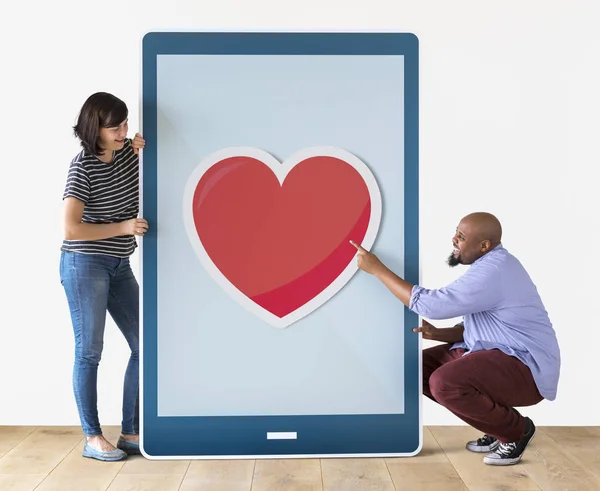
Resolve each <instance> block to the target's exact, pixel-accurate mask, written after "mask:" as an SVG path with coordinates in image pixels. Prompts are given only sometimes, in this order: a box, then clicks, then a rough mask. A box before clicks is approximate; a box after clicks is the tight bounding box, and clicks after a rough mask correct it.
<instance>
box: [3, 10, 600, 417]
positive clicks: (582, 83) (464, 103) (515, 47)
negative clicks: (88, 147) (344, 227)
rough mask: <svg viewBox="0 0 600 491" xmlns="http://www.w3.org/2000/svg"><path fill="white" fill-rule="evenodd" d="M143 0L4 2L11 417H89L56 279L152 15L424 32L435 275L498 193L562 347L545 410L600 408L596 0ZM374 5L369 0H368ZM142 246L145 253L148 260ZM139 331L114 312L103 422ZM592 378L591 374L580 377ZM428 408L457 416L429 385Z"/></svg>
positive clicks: (425, 231) (161, 21) (207, 22)
mask: <svg viewBox="0 0 600 491" xmlns="http://www.w3.org/2000/svg"><path fill="white" fill-rule="evenodd" d="M493 4H494V5H493V6H492V2H482V1H481V0H471V1H448V0H436V1H422V0H421V1H417V0H412V1H406V0H405V1H398V0H370V1H369V2H365V1H364V0H303V1H302V2H299V1H295V2H291V1H288V2H280V1H275V0H218V1H214V0H212V1H209V0H178V1H170V2H159V1H155V0H152V1H149V0H144V1H142V0H131V1H123V0H119V1H114V0H107V1H105V2H101V3H97V2H81V1H76V0H72V1H69V0H56V1H54V2H46V1H41V0H39V1H35V2H28V1H26V0H23V1H22V2H20V3H17V2H13V3H12V6H11V9H12V13H11V14H8V13H7V10H3V13H2V17H1V18H0V42H1V43H2V44H1V45H2V57H1V60H0V62H1V64H0V67H1V68H0V70H1V72H2V76H1V77H0V104H1V105H0V108H1V109H0V121H1V123H0V124H1V126H2V131H1V132H0V138H1V139H2V140H1V141H2V147H1V148H2V150H1V154H0V155H1V160H2V168H3V171H2V176H3V177H2V179H1V181H0V204H1V206H2V210H3V217H2V241H0V248H1V252H2V255H1V257H2V260H3V263H2V267H1V270H0V271H1V273H0V274H1V277H2V280H3V282H2V283H3V285H2V286H3V294H2V296H1V297H0V298H1V300H0V302H1V308H0V380H1V382H0V424H30V425H48V424H56V425H60V424H74V425H76V424H78V418H77V412H76V409H75V403H74V401H73V396H72V392H71V371H72V360H73V339H72V330H71V324H70V319H69V312H68V309H67V302H66V299H65V296H64V292H63V290H62V287H61V285H60V282H59V278H58V258H59V247H60V242H61V239H62V230H61V211H62V202H61V196H62V191H63V186H64V183H65V177H66V172H67V167H68V164H69V162H70V160H71V158H72V157H73V156H74V154H75V153H76V152H77V151H78V146H77V142H76V141H75V139H74V138H73V137H72V133H71V126H72V125H73V123H74V121H75V117H76V115H77V111H78V110H79V108H80V106H81V104H82V103H83V101H84V100H85V98H87V96H88V95H90V94H91V93H93V92H95V91H98V90H104V91H109V92H113V93H115V94H116V95H118V96H119V97H121V98H122V99H124V100H125V101H126V102H127V103H128V105H129V107H130V110H131V118H130V127H131V129H132V132H134V131H135V130H136V129H137V128H138V123H139V121H138V109H139V104H138V100H139V86H140V40H141V38H142V36H143V34H144V33H145V32H147V31H149V30H153V29H161V30H169V29H207V30H219V29H227V30H238V29H241V30H252V29H259V30H271V29H273V30H331V29H333V30H344V29H348V30H363V29H367V30H379V29H381V30H398V31H410V32H413V33H415V34H417V35H418V37H419V38H420V49H421V53H420V56H421V61H420V63H421V74H420V77H421V83H420V90H421V96H420V104H421V106H420V107H421V111H420V118H421V123H420V138H421V140H420V142H421V145H420V156H421V172H420V176H421V204H420V206H421V215H420V216H421V244H422V283H423V285H424V286H427V287H438V286H442V285H444V284H445V283H447V282H449V281H450V280H452V279H453V278H455V277H456V276H457V275H458V274H460V271H458V270H450V269H449V268H448V267H447V266H446V265H445V264H444V260H445V258H446V256H447V254H448V252H449V249H450V239H451V236H452V234H453V230H454V228H455V226H456V224H457V222H458V220H459V219H460V218H461V217H462V216H463V215H465V214H466V213H468V212H471V211H475V210H488V211H491V212H494V213H496V214H497V215H498V217H499V218H500V219H501V221H502V223H503V225H504V229H505V236H504V244H505V246H506V247H507V248H508V249H509V250H510V251H512V252H513V253H515V254H516V255H517V257H519V258H520V259H521V260H522V262H523V263H524V264H525V266H526V268H527V269H528V271H529V272H530V274H531V275H532V277H533V278H534V281H535V282H536V284H537V286H538V288H539V290H540V292H541V295H542V298H543V300H544V302H545V304H546V306H547V309H548V311H549V313H550V315H551V318H552V320H553V322H554V324H555V327H556V330H557V333H558V337H559V341H560V345H561V348H562V356H563V370H562V375H561V380H560V387H559V394H558V399H557V400H556V401H555V402H552V403H550V402H547V401H544V402H543V403H541V404H540V405H538V406H536V407H534V408H531V409H529V410H528V411H527V414H530V415H532V416H533V417H534V418H535V420H536V422H537V423H538V424H544V425H579V424H581V425H598V424H600V396H599V393H598V391H597V390H596V389H597V384H598V378H597V376H596V373H597V366H598V363H597V359H598V347H599V346H600V335H599V334H598V332H599V329H598V314H597V311H596V308H597V306H598V303H599V302H598V286H597V285H598V283H597V279H598V277H599V274H598V273H599V271H598V262H597V260H596V251H597V247H598V242H599V239H600V234H599V232H598V228H599V223H598V219H597V211H598V209H599V207H598V204H599V198H598V194H599V193H598V191H597V187H598V185H597V180H595V179H593V178H592V173H593V172H594V170H595V169H594V168H595V167H596V166H597V165H598V162H600V158H599V157H600V156H599V150H598V149H599V143H598V142H599V136H598V135H599V134H600V95H599V94H600V90H599V89H598V88H599V87H600V72H599V68H598V67H599V64H598V60H599V53H600V30H599V29H598V25H597V20H598V18H599V16H598V14H599V13H600V9H599V7H598V5H599V3H598V1H597V0H589V1H583V0H570V1H569V2H567V1H558V0H554V1H549V0H535V1H533V0H529V1H524V0H505V1H504V2H493ZM367 5H368V6H367ZM138 260H139V257H138V256H137V255H136V256H134V264H135V271H136V273H137V272H138V270H139V268H138V265H137V262H138ZM126 361H127V348H126V344H125V342H124V340H123V339H122V338H121V335H120V333H119V332H118V331H117V329H116V327H115V326H114V324H113V323H112V321H109V324H108V326H107V332H106V337H105V351H104V355H103V360H102V362H101V367H100V381H99V400H100V403H99V409H100V416H101V420H102V422H103V423H104V424H118V423H119V422H120V405H121V387H122V375H123V373H124V370H125V365H126ZM577 383H579V384H585V385H583V387H582V388H581V389H578V388H577V387H576V384H577ZM424 416H425V419H424V422H425V424H454V423H457V422H459V420H457V419H456V418H454V417H453V416H451V415H450V414H449V413H448V412H447V411H446V410H444V409H443V408H440V407H439V406H434V405H433V404H432V403H430V402H429V401H425V409H424Z"/></svg>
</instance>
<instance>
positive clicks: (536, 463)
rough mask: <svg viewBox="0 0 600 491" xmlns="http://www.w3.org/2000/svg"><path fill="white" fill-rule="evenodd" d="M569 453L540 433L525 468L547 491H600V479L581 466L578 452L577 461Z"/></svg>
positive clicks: (533, 443) (531, 448)
mask: <svg viewBox="0 0 600 491" xmlns="http://www.w3.org/2000/svg"><path fill="white" fill-rule="evenodd" d="M568 452H569V450H568V449H567V448H565V447H563V446H562V445H559V444H558V443H556V442H555V441H554V440H553V439H552V438H550V436H549V435H547V434H546V433H545V432H543V431H539V432H537V434H536V436H535V438H534V440H533V442H532V443H531V447H530V448H529V449H528V453H529V456H528V457H529V458H528V459H527V460H524V461H523V464H522V465H523V467H524V468H525V470H526V471H527V473H528V474H529V475H530V476H531V478H532V479H533V480H534V481H535V482H537V483H538V484H539V485H540V487H541V488H542V489H543V490H544V491H555V490H556V491H562V490H565V489H573V490H577V491H598V490H599V489H600V478H598V477H597V476H595V475H594V474H592V473H591V472H589V471H588V469H587V468H586V467H585V466H584V465H582V464H581V462H580V461H579V460H578V456H577V453H578V452H577V453H573V458H572V457H571V456H570V455H568Z"/></svg>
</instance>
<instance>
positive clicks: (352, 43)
mask: <svg viewBox="0 0 600 491" xmlns="http://www.w3.org/2000/svg"><path fill="white" fill-rule="evenodd" d="M165 54H173V55H197V54H205V55H206V54H215V55H224V54H235V55H243V54H247V55H256V54H262V55H268V54H270V55H295V54H297V55H310V54H314V55H325V54H328V55H402V56H403V57H404V67H405V69H404V77H405V78H404V94H405V98H404V145H405V147H404V148H405V153H404V172H405V175H404V183H405V189H404V201H405V220H404V223H405V230H404V237H405V247H404V250H405V256H404V265H405V272H404V277H405V279H406V280H407V281H408V282H410V283H412V284H418V283H419V279H420V277H419V172H418V171H419V160H418V148H419V141H418V138H419V102H418V96H419V86H418V83H419V75H418V72H419V64H418V39H417V37H416V36H415V35H413V34H410V33H282V32H276V33H267V32H151V33H148V34H146V35H145V36H144V38H143V42H142V63H143V65H142V94H143V95H142V127H143V134H144V138H145V140H146V147H145V148H144V150H143V156H142V159H143V172H142V178H141V189H142V216H144V218H146V219H147V220H148V222H149V223H150V224H152V223H155V222H156V219H157V56H158V55H165ZM157 248H158V241H157V234H156V229H155V228H153V227H152V226H150V229H149V232H148V234H147V235H146V236H145V237H144V239H143V243H142V247H141V253H142V254H141V256H142V295H141V318H142V346H141V356H140V358H141V361H142V363H141V380H142V386H141V389H142V390H141V394H140V407H141V418H140V420H141V422H140V425H141V436H142V438H141V440H142V449H143V453H144V455H145V456H146V457H147V458H151V459H161V458H165V459H166V458H168V459H177V458H185V459H189V458H210V459H217V458H273V457H276V458H286V457H311V458H314V457H334V456H343V457H349V456H355V457H356V456H358V457H360V456H365V457H381V456H409V455H414V454H416V453H418V452H419V451H420V448H421V445H422V422H421V387H420V385H421V366H420V364H421V343H420V336H417V335H415V334H414V333H413V332H412V330H411V327H412V326H416V325H417V322H418V316H417V315H416V314H414V313H413V312H411V311H410V310H408V309H405V311H404V326H405V328H404V331H405V332H404V367H405V371H404V375H405V411H404V413H403V414H391V415H390V414H384V415H376V414H374V415H326V416H323V415H315V416H247V417H240V416H222V417H219V416H217V417H215V416H206V417H159V416H158V389H157V380H158V364H157V344H158V343H157V338H158V325H157V308H156V305H157V302H156V300H157ZM273 431H277V432H296V433H297V435H299V437H298V438H297V439H288V440H286V439H275V440H269V439H267V438H266V433H267V432H273Z"/></svg>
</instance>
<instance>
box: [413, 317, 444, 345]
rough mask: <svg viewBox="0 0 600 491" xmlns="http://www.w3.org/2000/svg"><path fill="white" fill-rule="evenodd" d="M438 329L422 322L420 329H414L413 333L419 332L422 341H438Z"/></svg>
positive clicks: (424, 321)
mask: <svg viewBox="0 0 600 491" xmlns="http://www.w3.org/2000/svg"><path fill="white" fill-rule="evenodd" d="M439 331H440V329H438V328H437V327H435V326H432V325H431V324H430V323H429V322H427V321H426V320H423V325H422V326H421V327H415V328H414V329H413V332H421V333H423V339H431V340H433V341H440V339H439V338H440V332H439Z"/></svg>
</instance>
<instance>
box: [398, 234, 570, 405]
mask: <svg viewBox="0 0 600 491" xmlns="http://www.w3.org/2000/svg"><path fill="white" fill-rule="evenodd" d="M410 310H412V311H413V312H416V313H417V314H418V315H420V316H421V317H426V318H428V319H449V318H453V317H459V316H462V317H463V321H464V322H463V325H464V328H465V331H464V335H463V337H464V342H461V343H456V344H455V345H453V346H452V349H454V348H465V349H466V350H467V352H466V353H465V355H468V354H469V353H470V352H471V353H472V352H475V351H480V350H490V349H499V350H501V351H503V352H504V353H506V354H508V355H510V356H514V357H516V358H518V359H519V360H521V361H522V362H523V363H524V364H525V365H527V366H528V367H529V369H530V370H531V373H532V375H533V378H534V380H535V383H536V385H537V387H538V390H539V392H540V394H541V395H542V396H543V397H544V398H546V399H548V400H550V401H553V400H554V399H556V391H557V387H558V378H559V372H560V350H559V347H558V342H557V340H556V333H555V332H554V329H553V327H552V323H551V322H550V319H549V318H548V313H547V312H546V309H545V308H544V305H543V303H542V300H541V298H540V296H539V294H538V291H537V288H536V287H535V285H534V284H533V282H532V281H531V278H530V277H529V275H528V274H527V271H525V268H524V267H523V265H522V264H521V263H520V262H519V260H518V259H517V258H516V257H514V256H513V255H512V254H510V253H509V252H508V251H507V250H506V249H504V248H503V247H502V244H500V245H498V246H497V247H496V248H495V249H493V250H492V251H490V252H488V253H487V254H485V255H484V256H483V257H481V258H479V259H478V260H477V261H475V262H474V263H473V264H472V265H471V267H470V268H469V269H468V270H467V272H466V273H465V274H463V275H462V276H461V277H460V278H458V279H457V280H456V281H454V282H452V283H450V284H449V285H448V286H445V287H443V288H440V289H437V290H428V289H426V288H423V287H421V286H418V285H415V286H414V287H413V290H412V296H411V299H410Z"/></svg>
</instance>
